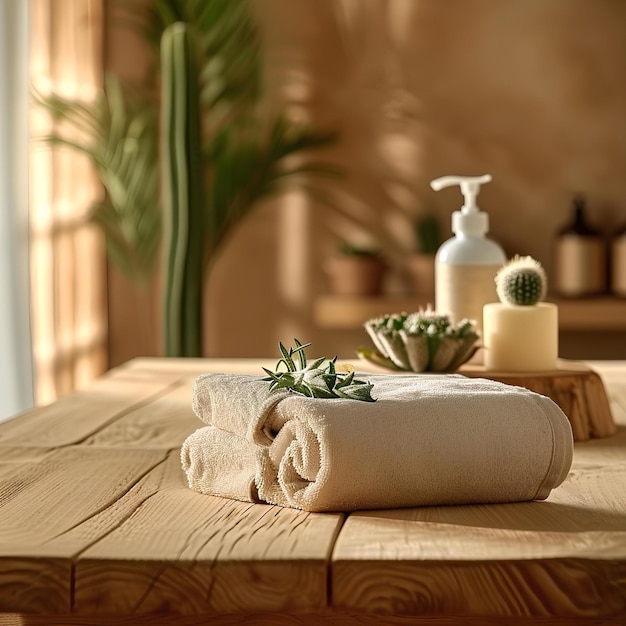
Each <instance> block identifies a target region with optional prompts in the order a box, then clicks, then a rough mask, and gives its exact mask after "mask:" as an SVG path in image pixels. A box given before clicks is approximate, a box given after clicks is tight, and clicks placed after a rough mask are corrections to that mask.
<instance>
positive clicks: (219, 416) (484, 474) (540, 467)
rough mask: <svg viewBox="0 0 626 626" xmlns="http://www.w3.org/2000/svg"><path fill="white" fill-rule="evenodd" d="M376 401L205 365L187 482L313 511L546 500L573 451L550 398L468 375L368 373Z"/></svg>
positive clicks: (187, 450) (187, 445) (185, 450)
mask: <svg viewBox="0 0 626 626" xmlns="http://www.w3.org/2000/svg"><path fill="white" fill-rule="evenodd" d="M361 376H362V377H365V378H368V379H369V380H370V381H371V382H373V383H374V388H373V390H372V396H373V397H374V398H376V402H359V401H356V400H347V399H343V398H336V399H318V398H305V397H304V396H300V395H297V394H291V393H288V392H284V391H281V392H274V393H270V392H269V383H267V382H265V381H263V380H262V379H261V377H255V376H243V375H234V374H207V375H204V376H201V377H199V378H198V379H197V381H196V384H195V387H194V392H193V409H194V411H195V412H196V414H197V415H198V417H200V419H202V420H203V421H204V422H206V423H207V424H208V426H206V427H203V428H200V429H198V430H197V431H196V432H195V433H194V434H192V435H191V436H190V437H189V438H188V439H187V440H186V441H185V442H184V444H183V447H182V451H181V459H182V464H183V468H184V470H185V472H186V474H187V479H188V482H189V486H190V487H191V488H192V489H195V490H197V491H200V492H202V493H206V494H211V495H219V496H226V497H230V498H235V499H239V500H244V501H252V502H255V501H260V502H268V503H271V504H279V505H282V506H289V507H294V508H299V509H304V510H307V511H340V510H341V511H352V510H356V509H374V508H393V507H407V506H420V505H434V504H463V503H472V502H473V503H495V502H516V501H524V500H535V499H545V498H546V497H547V496H548V495H549V493H550V491H551V490H552V489H553V488H554V487H556V486H558V485H559V484H561V483H562V482H563V480H564V479H565V477H566V476H567V473H568V471H569V468H570V465H571V461H572V451H573V441H572V432H571V428H570V424H569V421H568V420H567V417H566V416H565V415H564V414H563V412H562V411H561V409H560V408H559V407H558V406H557V405H556V404H555V403H554V402H553V401H552V400H550V399H549V398H547V397H545V396H541V395H539V394H536V393H533V392H531V391H529V390H527V389H523V388H521V387H512V386H510V385H504V384H502V383H498V382H494V381H491V380H484V379H477V378H465V377H464V376H461V375H450V374H442V375H437V374H430V375H401V374H399V375H396V374H394V375H375V374H362V375H361Z"/></svg>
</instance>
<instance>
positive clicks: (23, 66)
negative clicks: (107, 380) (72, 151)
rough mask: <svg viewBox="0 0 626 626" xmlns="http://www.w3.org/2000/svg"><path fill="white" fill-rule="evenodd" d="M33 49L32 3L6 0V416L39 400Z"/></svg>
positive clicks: (1, 8) (0, 323)
mask: <svg viewBox="0 0 626 626" xmlns="http://www.w3.org/2000/svg"><path fill="white" fill-rule="evenodd" d="M27 49H28V3H27V2H24V0H0V390H1V392H0V420H3V419H5V418H7V417H9V416H11V415H14V414H15V413H18V412H20V411H22V410H24V409H26V408H29V407H30V406H32V404H33V375H32V358H31V354H32V351H31V341H30V316H29V278H28V276H29V271H28V240H29V227H28V123H27V116H28V99H29V87H28V66H27Z"/></svg>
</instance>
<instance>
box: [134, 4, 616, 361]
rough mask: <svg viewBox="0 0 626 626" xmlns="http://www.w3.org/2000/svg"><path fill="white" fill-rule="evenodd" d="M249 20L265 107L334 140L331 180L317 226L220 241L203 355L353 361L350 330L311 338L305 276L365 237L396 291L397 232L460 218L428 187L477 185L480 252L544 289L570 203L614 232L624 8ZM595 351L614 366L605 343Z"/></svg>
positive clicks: (500, 7) (258, 223) (279, 14)
mask: <svg viewBox="0 0 626 626" xmlns="http://www.w3.org/2000/svg"><path fill="white" fill-rule="evenodd" d="M256 8H257V10H258V13H259V16H260V18H261V20H262V23H263V26H264V31H265V33H266V41H267V55H268V60H269V63H270V78H271V85H272V93H273V94H274V96H275V97H276V98H277V99H281V98H282V99H284V100H285V101H286V102H287V103H288V110H289V111H290V112H291V113H292V114H293V115H294V116H297V117H299V118H308V119H312V120H313V121H315V122H316V123H318V124H320V125H322V126H324V127H328V128H336V129H338V130H339V131H340V132H341V141H340V142H339V143H338V144H337V145H336V146H335V147H334V148H333V149H332V150H331V151H330V152H329V154H328V155H327V156H328V158H329V159H332V160H333V161H335V162H337V163H340V164H341V165H342V166H343V167H344V168H345V170H346V177H345V178H344V179H343V180H342V181H341V182H340V183H339V184H337V185H336V186H335V187H334V188H333V190H332V191H333V197H334V199H335V203H336V207H335V209H334V210H329V209H328V208H326V207H324V206H321V205H316V204H313V203H310V202H308V201H307V200H306V199H302V198H299V197H297V196H286V197H284V198H280V199H278V200H276V201H274V202H271V203H267V204H265V205H263V206H260V207H258V209H257V210H256V211H255V212H254V213H253V214H252V215H251V216H250V217H249V219H248V220H247V222H246V223H245V224H243V225H242V227H241V228H240V229H239V230H238V231H237V232H236V233H235V235H234V236H233V238H232V239H231V241H230V242H229V245H228V246H227V248H226V249H225V250H224V253H223V255H222V256H221V257H220V258H219V259H218V261H217V263H216V265H215V267H214V269H213V272H212V273H211V277H210V281H209V285H208V289H207V329H208V333H207V341H206V352H207V354H209V355H220V356H222V355H229V356H247V355H251V356H254V355H268V354H274V353H275V352H276V344H277V342H278V341H279V340H282V341H284V342H289V341H290V340H291V339H292V337H294V336H296V337H298V338H299V339H301V340H303V341H313V342H314V346H315V350H314V352H316V354H326V355H327V356H331V355H332V354H334V353H339V354H340V356H350V355H351V354H352V353H353V349H354V347H355V346H356V345H359V344H362V343H367V341H366V337H365V336H364V334H363V333H362V332H361V331H360V330H355V331H354V332H352V333H340V332H327V331H321V330H320V329H318V328H316V327H315V325H314V322H313V318H312V304H313V302H314V299H315V297H316V295H318V294H320V293H323V292H324V290H325V289H326V283H325V276H324V273H323V270H322V265H323V259H324V258H325V257H326V256H327V255H328V254H330V253H331V252H332V251H333V250H334V246H335V241H336V239H337V237H342V236H346V235H356V236H359V237H360V236H362V235H363V233H368V232H370V233H374V234H375V235H376V236H377V237H378V240H379V242H380V243H381V245H383V246H384V247H385V250H386V252H387V253H388V254H389V257H390V260H391V262H392V264H393V265H394V267H395V268H396V271H395V273H394V275H392V277H391V278H390V280H389V284H388V288H389V289H391V290H393V291H402V290H403V289H405V288H407V287H408V285H406V284H405V282H404V277H403V274H402V267H401V265H402V259H403V254H404V252H405V251H407V250H410V249H411V247H412V246H413V240H412V236H411V233H412V231H411V220H412V218H413V217H414V216H415V215H417V214H420V213H422V212H427V211H428V212H434V213H435V214H436V215H437V216H438V218H439V220H440V222H441V225H442V228H443V230H444V233H445V234H446V236H448V234H449V219H450V214H451V212H452V211H453V210H456V209H458V208H459V206H460V204H461V197H460V194H459V193H458V191H457V190H454V189H450V190H444V191H441V192H439V193H435V192H433V191H431V190H430V188H429V186H428V182H429V181H430V180H431V179H432V178H435V177H437V176H440V175H443V174H452V173H454V174H483V173H487V172H489V173H491V174H492V175H493V177H494V182H493V183H491V184H489V185H487V186H485V188H484V191H483V193H482V194H481V196H480V205H481V207H482V208H483V209H485V210H487V211H488V212H489V213H490V215H491V236H492V237H493V238H494V239H496V240H498V241H499V242H500V243H501V244H502V245H503V246H504V248H505V249H506V251H507V253H508V254H510V255H512V254H514V253H521V254H531V255H533V256H535V257H537V258H538V259H539V260H540V261H542V262H543V263H544V265H545V266H546V268H547V269H548V272H550V271H551V270H552V260H551V244H552V240H553V236H554V233H555V231H556V230H557V228H558V227H559V226H560V225H562V224H563V223H564V222H565V221H566V219H567V218H568V213H569V203H570V198H571V195H572V193H573V192H576V191H580V192H583V193H585V194H586V195H587V197H588V201H589V213H590V217H591V218H592V220H593V222H594V223H596V224H597V225H598V226H599V227H601V228H602V229H604V230H607V231H610V230H611V229H612V228H614V226H615V225H616V224H617V223H618V222H620V221H621V222H626V3H625V2H623V1H621V0H594V1H593V2H591V1H590V0H507V1H506V2H503V1H502V0H446V1H445V2H444V1H441V0H387V1H386V0H256ZM130 335H131V336H132V332H131V333H130ZM607 341H608V350H609V351H612V352H613V354H615V355H616V356H622V357H626V339H625V337H624V334H623V333H622V334H621V335H619V336H615V337H611V338H609V339H608V340H607ZM122 343H124V342H122ZM591 343H592V345H591V346H590V347H589V350H591V347H593V342H591ZM124 345H127V346H128V345H129V344H128V343H125V344H124ZM157 350H158V348H157ZM568 350H569V348H568ZM575 356H576V355H575Z"/></svg>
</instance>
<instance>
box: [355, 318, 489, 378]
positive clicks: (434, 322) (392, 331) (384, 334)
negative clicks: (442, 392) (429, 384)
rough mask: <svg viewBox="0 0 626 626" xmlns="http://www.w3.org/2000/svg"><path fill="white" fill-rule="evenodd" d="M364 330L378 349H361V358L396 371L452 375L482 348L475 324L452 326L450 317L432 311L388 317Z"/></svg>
mask: <svg viewBox="0 0 626 626" xmlns="http://www.w3.org/2000/svg"><path fill="white" fill-rule="evenodd" d="M364 327H365V330H366V331H367V334H368V335H369V336H370V338H371V340H372V342H373V343H374V346H375V348H376V349H375V350H371V349H367V348H365V349H361V350H360V351H357V352H358V354H359V356H360V357H361V358H364V359H366V360H369V361H371V362H373V363H375V364H376V365H382V366H383V367H388V368H389V369H394V370H403V371H411V372H453V371H455V370H456V369H458V368H459V367H460V366H461V365H463V363H465V362H466V361H468V360H469V359H470V358H471V357H472V356H473V355H474V353H475V352H476V350H477V349H478V347H479V345H478V342H479V334H478V331H477V330H476V327H475V325H474V323H473V322H472V321H470V320H462V321H461V322H459V323H458V324H452V323H451V322H450V319H449V317H448V316H447V315H439V314H437V313H436V312H434V311H431V310H427V311H419V312H415V313H394V314H391V315H385V316H383V317H378V318H374V319H371V320H368V321H367V322H365V324H364Z"/></svg>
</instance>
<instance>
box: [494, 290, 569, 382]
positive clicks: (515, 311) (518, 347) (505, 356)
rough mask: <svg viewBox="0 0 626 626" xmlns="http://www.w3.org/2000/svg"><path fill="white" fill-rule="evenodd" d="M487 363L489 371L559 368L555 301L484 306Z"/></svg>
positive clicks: (495, 303)
mask: <svg viewBox="0 0 626 626" xmlns="http://www.w3.org/2000/svg"><path fill="white" fill-rule="evenodd" d="M483 343H484V346H485V356H484V363H485V367H486V368H487V369H488V370H503V371H509V372H537V371H547V370H554V369H557V359H558V353H559V322H558V309H557V306H556V304H552V303H549V302H539V303H538V304H535V305H532V306H518V305H514V304H508V303H502V302H492V303H490V304H486V305H485V306H484V308H483Z"/></svg>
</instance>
